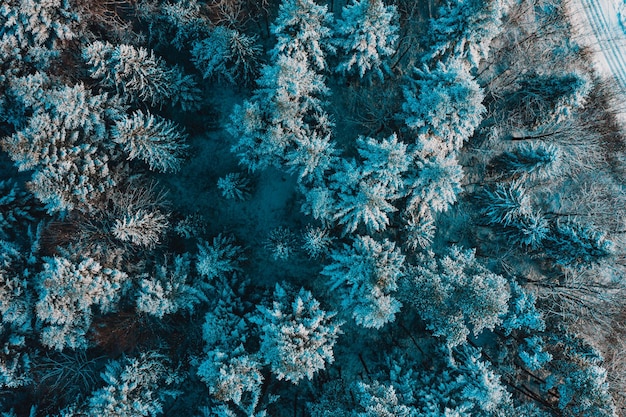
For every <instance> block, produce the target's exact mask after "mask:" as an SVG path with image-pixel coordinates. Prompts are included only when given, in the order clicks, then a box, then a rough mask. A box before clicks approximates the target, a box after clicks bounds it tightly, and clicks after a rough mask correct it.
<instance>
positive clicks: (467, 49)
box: [422, 0, 507, 71]
mask: <svg viewBox="0 0 626 417" xmlns="http://www.w3.org/2000/svg"><path fill="white" fill-rule="evenodd" d="M506 9H507V0H488V1H483V0H451V1H448V2H446V3H445V4H443V5H442V6H441V7H440V8H439V9H438V13H437V14H438V15H437V16H436V17H434V18H432V19H431V20H430V23H429V27H428V32H427V33H428V45H431V46H430V48H429V49H430V50H429V51H428V52H427V53H426V54H425V55H424V56H423V58H422V60H423V62H434V61H442V62H444V63H447V62H449V61H451V60H461V61H462V62H463V66H464V67H466V68H468V70H472V71H474V70H476V69H477V68H478V65H479V64H480V62H481V60H484V59H487V57H488V55H489V48H490V45H491V41H492V40H493V38H495V37H496V36H498V35H499V34H500V32H501V31H502V27H503V25H502V17H503V15H504V13H506Z"/></svg>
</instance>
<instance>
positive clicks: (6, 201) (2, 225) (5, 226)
mask: <svg viewBox="0 0 626 417" xmlns="http://www.w3.org/2000/svg"><path fill="white" fill-rule="evenodd" d="M31 204H32V198H31V195H30V194H29V193H27V192H26V190H24V189H22V187H21V186H20V185H19V184H18V182H17V181H13V180H2V181H0V239H7V238H8V237H9V235H11V236H15V233H17V232H15V228H17V227H19V226H24V225H26V224H28V223H30V222H34V221H35V218H34V217H33V216H32V214H31V213H30V211H31V209H32V206H31ZM12 231H13V233H11V232H12ZM0 266H1V265H0Z"/></svg>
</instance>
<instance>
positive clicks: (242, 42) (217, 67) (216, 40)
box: [191, 26, 261, 84]
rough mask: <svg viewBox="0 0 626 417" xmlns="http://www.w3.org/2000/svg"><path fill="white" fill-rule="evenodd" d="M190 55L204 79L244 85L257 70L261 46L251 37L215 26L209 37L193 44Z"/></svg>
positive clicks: (234, 30)
mask: <svg viewBox="0 0 626 417" xmlns="http://www.w3.org/2000/svg"><path fill="white" fill-rule="evenodd" d="M191 54H192V61H193V64H194V65H195V66H196V68H197V69H198V70H199V71H200V72H201V73H202V77H203V78H204V79H211V78H218V79H223V80H225V81H227V82H229V83H231V84H237V83H245V84H247V83H249V82H250V81H252V79H254V77H255V75H256V73H257V70H258V68H257V66H258V64H259V62H258V61H259V55H260V54H261V47H260V46H259V45H258V44H257V43H256V37H254V36H248V35H246V34H244V33H241V32H239V31H237V30H236V29H230V28H227V27H225V26H217V27H216V28H215V29H213V30H212V31H211V32H210V34H209V37H207V38H205V39H202V40H200V41H196V42H194V43H193V46H192V50H191Z"/></svg>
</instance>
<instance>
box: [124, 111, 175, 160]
mask: <svg viewBox="0 0 626 417" xmlns="http://www.w3.org/2000/svg"><path fill="white" fill-rule="evenodd" d="M112 137H113V141H114V142H115V143H119V144H120V145H122V147H123V149H124V152H126V153H127V154H128V159H130V160H133V159H137V158H139V159H141V160H142V161H144V162H145V163H147V164H148V166H149V167H150V169H152V170H155V171H159V172H177V171H179V170H180V166H181V164H182V158H183V154H184V151H185V149H186V148H187V146H186V145H185V144H184V141H185V139H186V135H185V134H184V133H182V132H181V130H180V128H179V127H178V126H176V124H175V123H173V122H171V121H169V120H165V119H163V118H161V117H159V116H153V115H152V114H150V113H147V114H144V113H143V112H142V111H141V110H139V111H136V112H135V113H133V114H132V116H130V117H124V118H123V119H121V120H118V121H116V123H115V127H114V128H113V131H112Z"/></svg>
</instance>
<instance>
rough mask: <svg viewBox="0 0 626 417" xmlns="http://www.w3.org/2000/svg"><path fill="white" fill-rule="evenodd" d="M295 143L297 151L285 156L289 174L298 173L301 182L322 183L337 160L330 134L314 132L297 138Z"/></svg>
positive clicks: (294, 150)
mask: <svg viewBox="0 0 626 417" xmlns="http://www.w3.org/2000/svg"><path fill="white" fill-rule="evenodd" d="M294 143H295V146H296V147H295V149H293V150H292V151H289V152H287V154H286V155H285V158H286V159H287V166H289V172H295V173H297V174H298V180H299V181H300V182H302V181H307V182H313V183H319V182H322V181H323V179H324V177H325V174H326V172H327V171H329V170H330V169H331V167H333V166H334V165H335V163H336V160H337V157H336V153H337V151H336V150H335V144H334V142H333V140H332V138H331V136H330V133H328V134H324V135H322V134H320V133H318V132H317V131H313V132H312V133H311V134H309V135H304V136H298V137H295V138H294Z"/></svg>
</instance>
